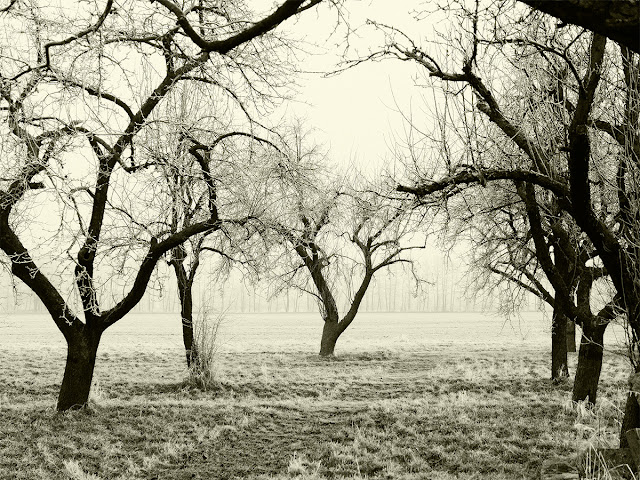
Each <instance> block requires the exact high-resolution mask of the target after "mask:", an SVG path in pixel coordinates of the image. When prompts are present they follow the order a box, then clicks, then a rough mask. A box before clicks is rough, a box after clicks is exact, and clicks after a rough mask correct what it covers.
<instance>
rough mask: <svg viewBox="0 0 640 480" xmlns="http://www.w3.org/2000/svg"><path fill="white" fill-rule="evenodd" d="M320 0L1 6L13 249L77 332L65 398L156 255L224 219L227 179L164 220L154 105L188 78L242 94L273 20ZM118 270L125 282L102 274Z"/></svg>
mask: <svg viewBox="0 0 640 480" xmlns="http://www.w3.org/2000/svg"><path fill="white" fill-rule="evenodd" d="M318 3H320V0H310V1H309V0H286V1H284V2H283V3H282V4H281V5H279V6H277V8H275V10H273V11H272V12H271V13H268V14H264V15H263V16H262V17H259V16H257V15H256V14H254V13H253V12H252V11H251V10H250V9H249V8H248V7H247V6H245V5H243V4H242V3H234V4H233V5H231V4H228V5H223V6H221V4H220V2H205V1H198V2H187V3H185V4H184V5H183V6H179V5H178V4H176V3H174V2H172V1H171V0H156V1H150V2H132V3H129V4H124V5H118V6H116V5H114V2H113V1H112V0H107V1H106V2H104V4H103V5H102V6H100V7H98V6H96V4H95V3H91V2H74V4H73V6H74V8H72V9H69V8H68V5H65V6H62V5H60V6H51V5H49V4H48V3H47V2H41V3H38V2H30V3H28V4H26V3H23V2H11V4H10V6H9V7H8V8H6V9H4V11H3V12H2V16H1V18H0V22H1V23H2V27H3V29H4V32H5V35H4V36H3V39H4V40H2V42H3V45H2V51H3V55H2V58H0V75H1V78H0V95H1V101H2V108H1V109H0V111H1V116H2V125H3V132H2V136H1V137H0V138H1V142H2V144H1V145H2V146H1V148H2V152H3V161H2V162H1V169H2V173H1V174H0V249H1V250H2V251H3V252H4V254H5V259H6V262H7V263H8V265H9V267H10V269H11V272H12V273H13V275H15V276H17V277H18V278H19V279H20V280H21V281H23V282H24V283H25V284H26V285H27V286H28V287H29V288H30V289H31V290H33V291H34V292H35V294H36V295H37V296H38V297H39V298H40V300H41V301H42V303H43V304H44V306H45V308H46V309H47V311H48V312H49V314H50V315H51V317H52V319H53V321H54V322H55V324H56V326H57V327H58V329H59V330H60V332H61V333H62V334H63V336H64V338H65V340H66V342H67V346H68V350H67V362H66V367H65V373H64V377H63V380H62V386H61V389H60V394H59V397H58V404H57V408H58V409H59V410H67V409H70V408H76V407H80V406H83V405H85V404H86V402H87V399H88V395H89V390H90V387H91V381H92V376H93V370H94V365H95V360H96V352H97V349H98V345H99V343H100V338H101V336H102V333H103V332H104V331H105V330H106V329H107V328H108V327H110V326H111V325H113V324H114V323H116V322H117V321H118V320H120V319H121V318H122V317H123V316H124V315H126V314H127V313H128V312H130V311H131V309H132V308H133V307H134V306H135V305H136V304H137V303H138V302H139V301H140V299H141V298H142V296H143V294H144V292H145V289H146V287H147V285H148V283H149V281H150V278H151V277H152V274H153V272H154V268H155V266H156V264H157V262H158V261H159V260H160V259H161V258H163V256H164V255H165V254H166V253H167V252H170V251H171V250H172V249H174V248H176V247H178V246H179V245H180V244H182V243H183V242H184V241H185V240H187V239H188V238H189V237H191V236H193V235H197V234H200V233H204V232H208V231H211V230H215V229H218V228H219V226H220V224H221V221H223V218H222V216H221V214H220V212H219V210H218V206H219V205H218V196H219V190H220V189H222V188H223V187H224V186H223V185H218V184H212V185H211V186H212V188H209V189H208V193H207V195H208V201H207V212H206V215H205V216H204V217H203V218H202V219H198V221H196V222H193V223H191V224H190V225H188V226H184V227H183V228H181V229H179V230H178V231H171V230H169V229H166V228H165V226H164V225H163V222H159V221H156V218H157V217H156V214H157V213H158V212H162V211H163V210H164V209H165V207H166V205H163V204H162V198H163V195H159V194H158V190H157V189H160V185H161V184H162V180H161V178H160V177H161V175H160V173H159V171H158V170H157V169H156V167H155V166H154V165H153V162H151V163H148V162H146V161H141V160H140V158H139V157H138V149H139V148H141V147H142V141H143V138H144V136H143V135H142V134H143V132H144V131H145V129H146V128H147V127H148V126H149V124H150V123H151V117H152V114H153V113H154V112H155V111H156V109H157V108H158V107H159V106H160V105H162V104H163V103H164V102H166V99H167V95H168V94H169V93H170V92H171V91H172V89H174V88H175V86H176V85H178V84H180V83H181V82H198V83H202V84H203V85H204V86H206V89H203V91H202V93H204V94H207V95H214V94H218V95H219V94H224V95H225V96H226V98H227V100H226V101H229V102H233V101H235V98H236V97H237V89H243V88H248V87H246V83H244V84H243V82H244V81H250V80H251V77H250V76H249V77H247V76H246V75H245V76H243V75H242V74H241V73H240V72H239V71H238V70H237V66H238V65H239V64H241V65H250V63H251V62H250V60H251V59H252V58H253V57H254V56H255V55H259V54H260V52H261V51H264V50H265V49H272V48H279V47H280V44H279V43H278V42H274V41H273V39H271V38H270V37H269V36H268V33H269V32H271V31H272V30H273V29H274V28H276V27H277V26H278V25H280V24H281V23H282V22H284V21H286V20H287V19H289V18H291V17H293V16H295V15H297V14H299V13H300V12H302V11H304V10H307V9H308V8H311V7H312V6H314V5H316V4H318ZM249 75H251V72H250V69H249ZM202 79H206V80H207V81H206V82H202V81H201V80H202ZM203 174H204V172H203ZM204 175H205V176H206V174H204ZM52 239H53V240H55V241H51V240H52ZM52 245H53V246H52ZM54 260H55V261H54ZM65 260H66V263H65V265H64V266H63V267H60V266H54V264H55V263H56V261H59V262H64V261H65ZM61 271H62V274H60V273H59V272H61ZM114 278H115V279H120V280H122V283H121V284H120V286H119V289H118V288H110V289H106V290H108V291H104V290H105V289H101V288H100V287H101V286H103V285H108V284H109V283H113V279H114ZM69 280H71V285H69ZM118 290H119V291H120V293H118Z"/></svg>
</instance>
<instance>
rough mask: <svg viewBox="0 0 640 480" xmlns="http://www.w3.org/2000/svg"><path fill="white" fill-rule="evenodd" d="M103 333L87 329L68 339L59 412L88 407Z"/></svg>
mask: <svg viewBox="0 0 640 480" xmlns="http://www.w3.org/2000/svg"><path fill="white" fill-rule="evenodd" d="M101 336H102V331H100V330H98V329H96V328H90V327H88V326H86V325H85V327H84V328H83V329H82V330H81V331H80V332H78V333H76V334H74V335H72V336H70V337H68V338H67V363H66V366H65V369H64V377H63V379H62V386H61V387H60V393H59V395H58V405H57V409H58V411H61V412H63V411H66V410H77V409H80V408H82V407H85V406H86V405H87V402H88V400H89V392H90V390H91V382H92V380H93V370H94V367H95V364H96V354H97V352H98V345H99V344H100V338H101Z"/></svg>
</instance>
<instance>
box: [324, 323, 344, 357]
mask: <svg viewBox="0 0 640 480" xmlns="http://www.w3.org/2000/svg"><path fill="white" fill-rule="evenodd" d="M340 333H341V332H340V327H339V324H338V318H337V317H336V318H332V317H328V318H326V319H325V321H324V327H323V328H322V339H321V340H320V356H321V357H332V356H333V355H334V350H335V348H336V342H337V341H338V337H339V336H340Z"/></svg>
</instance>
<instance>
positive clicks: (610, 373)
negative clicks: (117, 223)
mask: <svg viewBox="0 0 640 480" xmlns="http://www.w3.org/2000/svg"><path fill="white" fill-rule="evenodd" d="M321 330H322V322H321V320H320V318H319V315H317V314H299V313H295V314H294V313H290V314H248V315H242V314H234V315H232V314H229V315H227V316H226V318H225V321H224V325H223V328H222V332H221V340H220V353H219V355H218V356H217V357H216V359H217V362H218V364H219V371H218V372H217V377H216V378H217V380H216V383H215V384H214V385H212V386H211V388H208V389H206V390H200V389H197V388H194V387H193V385H192V384H190V383H189V382H188V381H187V380H186V379H187V371H186V368H185V359H184V349H183V346H182V338H181V326H180V319H179V315H177V314H170V315H169V314H160V315H158V314H149V315H146V314H145V315H130V316H129V317H128V318H125V319H123V320H122V321H121V322H119V323H117V324H116V325H114V326H113V327H112V328H111V329H109V330H107V331H106V332H105V334H104V336H103V340H102V343H101V346H100V350H99V352H98V359H97V363H96V371H95V375H94V385H93V388H92V394H91V398H90V408H89V409H88V410H87V411H80V412H74V413H66V414H62V415H60V414H56V413H55V410H54V408H55V400H56V396H57V393H58V389H59V386H60V381H61V378H62V373H63V369H64V360H65V353H66V346H65V343H64V340H63V338H62V335H61V334H60V333H59V332H58V331H57V329H56V327H55V325H54V323H53V321H52V320H51V319H50V318H48V317H47V316H46V315H5V316H2V317H0V365H1V366H2V368H1V369H0V480H5V479H6V480H33V479H36V478H38V479H49V480H70V479H74V480H87V479H91V480H150V479H162V480H191V479H200V480H205V479H206V480H218V479H219V480H222V479H232V478H238V479H243V480H244V479H254V480H325V479H326V480H329V479H331V480H343V479H345V480H346V479H350V480H351V479H364V478H367V479H370V480H383V479H384V480H389V479H402V480H423V479H430V480H431V479H439V480H454V479H456V480H460V479H464V480H471V479H478V478H492V479H496V480H507V479H514V478H516V479H517V478H539V470H540V465H541V463H542V461H543V460H544V459H546V458H550V457H555V456H557V455H561V456H563V457H567V456H571V455H574V454H575V453H576V452H578V451H580V449H582V448H585V445H589V444H592V443H593V442H594V441H595V442H599V444H605V445H607V444H608V445H614V444H615V442H616V441H617V434H618V432H619V424H618V422H619V417H620V415H621V410H620V409H621V406H622V405H624V400H625V395H626V379H627V377H628V373H629V366H628V365H627V363H626V361H625V360H624V359H623V357H621V356H619V355H614V354H612V352H611V351H608V352H607V353H606V354H605V364H604V365H603V372H602V381H601V386H600V394H599V400H598V402H599V407H598V410H597V412H596V413H597V414H596V415H593V416H591V415H588V416H586V417H585V416H584V412H582V411H581V410H580V409H576V408H574V407H572V406H571V403H570V401H569V399H570V392H571V382H570V381H567V382H563V383H560V384H554V383H552V382H551V381H550V379H549V377H550V343H551V342H550V320H549V317H548V316H544V315H543V314H542V313H536V312H533V313H524V314H522V315H521V316H520V317H516V318H513V319H512V320H511V321H508V322H505V320H504V319H501V318H499V317H497V316H495V315H487V314H477V313H425V314H417V313H394V314H389V313H373V314H370V313H363V314H361V315H360V316H359V318H357V319H356V321H355V322H354V323H353V324H352V326H351V327H350V328H349V329H348V330H347V331H346V332H345V334H344V335H343V336H342V337H341V338H340V340H339V341H338V345H337V348H336V354H337V357H338V358H337V360H336V361H326V360H322V359H320V358H319V357H318V355H317V352H318V350H319V343H320V334H321ZM616 337H620V329H617V330H616V329H612V330H610V331H609V332H608V334H607V338H606V342H607V344H608V345H611V344H612V342H614V341H615V340H616ZM575 363H576V354H570V356H569V368H570V371H571V372H572V373H573V372H575ZM580 412H582V413H580Z"/></svg>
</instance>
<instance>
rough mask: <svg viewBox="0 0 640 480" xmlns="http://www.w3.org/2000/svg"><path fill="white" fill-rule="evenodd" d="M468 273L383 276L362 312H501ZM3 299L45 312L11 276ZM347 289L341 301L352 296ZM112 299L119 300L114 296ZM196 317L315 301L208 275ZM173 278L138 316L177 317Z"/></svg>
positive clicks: (17, 307) (301, 307)
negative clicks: (417, 277)
mask: <svg viewBox="0 0 640 480" xmlns="http://www.w3.org/2000/svg"><path fill="white" fill-rule="evenodd" d="M463 272H464V270H463V269H460V268H454V267H452V266H451V265H450V264H449V265H447V264H441V265H436V266H435V268H433V269H431V271H430V275H428V276H426V278H427V279H428V280H427V282H424V283H422V284H421V285H420V287H417V286H416V283H415V281H413V280H411V278H410V277H409V276H408V275H405V274H403V273H401V272H395V273H394V272H391V273H389V274H384V275H380V276H379V277H378V278H376V279H375V281H374V284H373V285H372V287H371V288H370V290H369V291H368V292H367V294H366V296H365V299H364V302H363V304H362V306H361V309H360V310H361V311H362V312H389V311H393V312H477V311H487V310H497V309H500V308H501V307H502V305H501V303H503V302H504V300H503V299H501V298H500V295H499V294H498V293H496V292H490V293H487V292H477V291H475V290H474V289H472V288H469V287H468V281H467V279H466V277H465V275H464V273H463ZM0 285H2V292H3V293H2V295H1V296H0V308H2V310H3V311H4V312H6V313H34V312H35V313H38V312H42V313H44V312H45V309H44V306H43V305H42V303H41V302H40V300H39V299H38V297H36V296H35V294H34V293H33V292H31V291H30V290H28V289H27V288H25V287H24V285H22V284H21V283H20V282H17V281H16V282H13V283H12V281H11V278H10V277H9V275H8V274H6V273H4V274H3V275H2V277H0ZM348 293H349V292H348V287H347V286H345V288H344V295H343V301H344V299H345V298H346V296H347V295H348ZM114 298H116V299H118V298H121V297H120V296H119V295H117V294H116V295H114ZM538 306H539V301H538V299H537V298H536V297H535V296H533V295H528V296H525V297H524V298H523V299H522V300H521V301H520V310H523V311H528V310H536V309H538ZM194 307H195V311H196V312H197V311H198V310H201V309H203V308H206V309H208V310H210V311H219V312H229V313H260V312H273V313H275V312H317V311H318V306H317V304H316V301H315V298H314V297H313V296H312V295H310V294H308V293H305V292H302V291H299V290H296V289H288V290H281V291H279V292H274V291H270V290H269V289H268V287H266V286H265V285H264V284H262V283H259V282H258V283H256V284H253V283H250V282H247V281H245V279H243V278H242V277H241V276H240V275H239V274H238V273H237V272H236V273H234V274H232V275H230V276H229V277H228V278H226V279H221V278H219V277H216V275H214V274H212V273H209V274H207V272H206V271H203V272H202V275H200V277H199V279H198V281H196V284H195V286H194ZM179 311H180V302H179V300H178V294H177V289H176V286H175V278H174V277H172V276H170V275H166V276H164V277H163V278H162V279H158V281H156V282H155V284H154V285H153V286H151V287H150V289H149V290H148V291H147V293H146V294H145V296H144V298H143V299H142V301H141V302H140V303H139V304H138V305H137V306H136V307H135V308H134V310H133V312H134V313H178V312H179Z"/></svg>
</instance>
